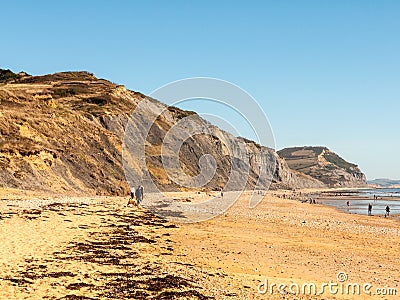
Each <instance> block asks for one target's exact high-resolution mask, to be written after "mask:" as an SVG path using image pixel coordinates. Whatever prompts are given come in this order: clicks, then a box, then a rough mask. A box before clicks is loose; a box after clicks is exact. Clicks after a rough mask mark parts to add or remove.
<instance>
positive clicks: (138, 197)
mask: <svg viewBox="0 0 400 300" xmlns="http://www.w3.org/2000/svg"><path fill="white" fill-rule="evenodd" d="M143 190H144V188H143V186H141V185H139V186H138V188H137V189H136V192H135V196H136V201H137V203H138V204H140V203H141V202H142V200H143Z"/></svg>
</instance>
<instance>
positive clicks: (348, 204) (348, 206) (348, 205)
mask: <svg viewBox="0 0 400 300" xmlns="http://www.w3.org/2000/svg"><path fill="white" fill-rule="evenodd" d="M349 208H350V201H349V200H347V209H349Z"/></svg>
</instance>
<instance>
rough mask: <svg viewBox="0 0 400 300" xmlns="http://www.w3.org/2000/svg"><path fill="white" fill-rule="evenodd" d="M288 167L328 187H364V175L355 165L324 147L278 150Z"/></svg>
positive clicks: (365, 183)
mask: <svg viewBox="0 0 400 300" xmlns="http://www.w3.org/2000/svg"><path fill="white" fill-rule="evenodd" d="M278 154H279V155H280V156H281V157H283V158H284V159H285V160H286V162H287V164H288V165H289V167H290V168H292V169H293V170H297V171H299V172H302V173H304V174H306V175H309V176H311V177H313V178H315V179H317V180H319V181H321V182H323V183H324V184H326V185H327V186H329V187H364V186H366V185H367V182H366V176H365V175H364V174H363V173H362V172H361V170H360V169H359V168H358V166H357V165H355V164H353V163H349V162H347V161H345V160H344V159H343V158H341V157H340V156H338V155H337V154H336V153H334V152H332V151H331V150H329V149H328V148H326V147H293V148H286V149H283V150H280V151H278Z"/></svg>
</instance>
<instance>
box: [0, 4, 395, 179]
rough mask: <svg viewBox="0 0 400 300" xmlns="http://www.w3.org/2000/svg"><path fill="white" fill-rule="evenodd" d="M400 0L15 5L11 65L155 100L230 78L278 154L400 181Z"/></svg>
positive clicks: (3, 62)
mask: <svg viewBox="0 0 400 300" xmlns="http://www.w3.org/2000/svg"><path fill="white" fill-rule="evenodd" d="M399 16H400V1H395V0H394V1H385V0H382V1H378V0H376V1H367V0H363V1H361V0H360V1H344V0H343V1H242V2H239V1H140V2H139V1H103V2H102V1H18V2H15V3H14V2H13V1H7V2H3V3H2V5H1V21H2V28H3V30H2V36H1V47H0V68H10V69H12V70H13V71H20V70H25V71H27V72H28V73H31V74H35V75H36V74H45V73H53V72H57V71H66V70H88V71H91V72H93V73H95V75H96V76H98V77H103V78H106V79H109V80H111V81H113V82H117V83H121V84H124V85H126V86H127V87H128V88H130V89H133V90H137V91H141V92H143V93H150V92H151V91H152V90H154V89H156V88H158V87H160V86H162V85H164V84H166V83H168V82H171V81H175V80H178V79H183V78H187V77H194V76H195V77H196V76H207V77H215V78H220V79H224V80H227V81H230V82H232V83H234V84H237V85H238V86H240V87H242V88H243V89H245V90H246V91H248V92H249V93H250V94H251V95H252V96H253V97H254V98H255V99H256V100H257V101H258V102H259V103H260V105H261V106H262V107H263V109H264V110H265V112H266V114H267V116H268V118H269V120H270V122H271V125H272V128H273V131H274V134H275V138H276V147H277V148H278V149H280V148H283V147H287V146H295V145H326V146H328V147H329V148H331V149H332V150H334V151H336V152H337V153H339V154H340V155H342V156H343V157H344V158H345V159H347V160H349V161H352V162H355V163H357V164H359V166H360V168H361V169H362V170H363V171H364V172H365V173H366V174H367V177H368V178H369V179H372V178H376V177H391V178H400V159H399V157H400V155H399V149H400V140H399V134H398V129H399V128H400V117H399V113H400V17H399Z"/></svg>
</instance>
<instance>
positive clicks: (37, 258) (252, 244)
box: [0, 190, 400, 299]
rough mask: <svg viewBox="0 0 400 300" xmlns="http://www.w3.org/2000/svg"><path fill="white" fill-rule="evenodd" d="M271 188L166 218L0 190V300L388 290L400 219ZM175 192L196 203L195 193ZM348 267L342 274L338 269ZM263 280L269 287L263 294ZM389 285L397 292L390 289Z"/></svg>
mask: <svg viewBox="0 0 400 300" xmlns="http://www.w3.org/2000/svg"><path fill="white" fill-rule="evenodd" d="M282 193H283V192H272V191H270V192H268V193H267V194H266V196H265V197H264V199H263V201H262V202H261V203H260V204H259V205H258V206H257V207H256V208H254V209H249V208H248V198H249V195H250V194H249V193H247V192H246V193H244V194H243V195H242V196H241V197H240V199H239V201H237V202H236V203H235V204H234V206H233V207H231V208H230V209H229V210H228V211H227V212H226V213H224V214H223V215H220V216H218V217H216V218H214V219H211V220H208V221H205V222H200V223H194V224H178V223H177V224H173V223H171V222H167V221H165V220H162V219H160V218H158V217H156V216H154V215H152V214H150V213H149V212H147V211H146V210H145V209H143V208H136V207H133V208H130V207H126V203H127V198H123V197H99V196H93V197H90V196H87V197H78V196H76V197H65V196H63V197H61V196H54V195H45V194H40V193H34V192H24V191H17V190H2V191H1V192H0V196H1V202H0V211H1V215H0V236H1V241H2V243H1V246H0V253H1V255H0V266H1V268H0V278H1V281H0V295H1V297H0V298H1V299H22V298H23V299H42V298H48V299H104V298H107V299H128V298H131V299H209V298H215V299H397V298H396V297H398V296H395V295H378V294H379V293H380V294H382V293H383V292H385V293H386V294H388V293H392V294H393V293H394V292H395V290H397V292H399V289H400V287H399V277H398V274H399V271H400V265H399V263H398V253H400V244H399V238H400V230H399V221H398V220H397V219H396V218H394V217H393V218H392V217H391V218H383V217H379V216H373V217H367V216H362V215H354V214H346V213H343V212H340V211H338V210H336V209H335V208H332V207H327V206H323V205H319V204H313V205H311V204H308V203H301V202H300V201H298V200H291V199H282V198H281V195H282ZM177 197H178V198H179V197H181V198H182V199H184V198H190V199H194V200H196V197H197V196H196V194H195V193H181V194H177ZM339 273H340V275H339V276H342V277H339V278H340V279H342V278H344V279H345V280H343V282H342V283H343V284H346V283H357V284H359V285H360V286H361V288H362V286H363V285H364V284H366V283H369V284H371V288H370V289H369V292H370V293H371V295H367V294H363V291H361V293H360V295H352V294H350V295H347V294H346V293H340V292H338V293H336V294H332V293H329V291H325V293H324V294H323V295H314V293H306V294H302V293H299V294H298V295H293V294H291V293H290V291H289V290H288V289H286V292H284V293H279V291H278V290H277V288H276V287H275V289H273V291H272V293H270V290H269V288H270V285H271V284H272V283H274V284H276V285H279V284H281V283H282V284H283V283H284V284H287V285H291V284H292V288H294V287H295V284H297V285H298V286H300V287H301V286H302V285H303V284H304V283H315V285H316V286H317V287H318V290H319V289H320V288H319V287H320V286H321V285H322V284H324V283H330V282H336V283H340V281H339V279H338V278H337V276H338V274H339ZM343 276H345V277H343ZM265 283H268V289H267V291H264V292H266V293H260V291H261V292H263V289H264V288H265ZM397 294H398V293H397Z"/></svg>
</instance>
